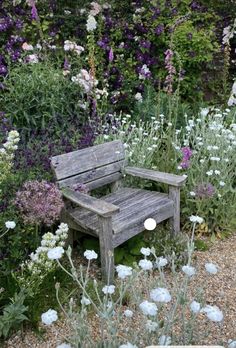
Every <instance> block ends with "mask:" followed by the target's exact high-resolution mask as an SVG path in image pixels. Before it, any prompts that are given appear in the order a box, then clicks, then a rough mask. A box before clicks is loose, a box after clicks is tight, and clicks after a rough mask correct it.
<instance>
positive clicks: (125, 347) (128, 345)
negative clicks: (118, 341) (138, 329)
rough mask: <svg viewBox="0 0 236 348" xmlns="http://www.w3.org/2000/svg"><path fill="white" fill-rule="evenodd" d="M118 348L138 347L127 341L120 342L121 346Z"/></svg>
mask: <svg viewBox="0 0 236 348" xmlns="http://www.w3.org/2000/svg"><path fill="white" fill-rule="evenodd" d="M119 348H138V347H137V346H135V345H133V344H131V343H130V342H127V343H126V344H122V345H121V346H119Z"/></svg>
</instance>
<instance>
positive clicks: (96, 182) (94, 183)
mask: <svg viewBox="0 0 236 348" xmlns="http://www.w3.org/2000/svg"><path fill="white" fill-rule="evenodd" d="M121 178H122V174H121V173H120V172H117V173H114V174H111V175H107V176H104V177H102V178H100V179H97V180H94V181H90V182H88V183H87V184H86V186H87V187H88V189H89V190H90V191H91V190H94V189H96V188H98V187H102V186H105V185H108V184H110V183H112V182H114V181H116V180H120V179H121Z"/></svg>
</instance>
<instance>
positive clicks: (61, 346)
mask: <svg viewBox="0 0 236 348" xmlns="http://www.w3.org/2000/svg"><path fill="white" fill-rule="evenodd" d="M57 348H72V347H71V345H70V344H69V343H62V344H59V346H57Z"/></svg>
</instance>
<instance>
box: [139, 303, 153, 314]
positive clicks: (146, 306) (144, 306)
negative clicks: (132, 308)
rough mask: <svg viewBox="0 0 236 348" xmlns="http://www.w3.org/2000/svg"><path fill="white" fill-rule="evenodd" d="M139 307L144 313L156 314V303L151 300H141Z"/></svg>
mask: <svg viewBox="0 0 236 348" xmlns="http://www.w3.org/2000/svg"><path fill="white" fill-rule="evenodd" d="M139 308H140V309H141V311H142V312H143V314H145V315H150V316H155V315H156V314H157V305H156V304H155V303H153V302H149V301H143V302H142V303H140V305H139Z"/></svg>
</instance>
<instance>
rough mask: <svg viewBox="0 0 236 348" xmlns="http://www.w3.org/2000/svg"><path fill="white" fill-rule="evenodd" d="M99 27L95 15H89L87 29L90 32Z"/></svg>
mask: <svg viewBox="0 0 236 348" xmlns="http://www.w3.org/2000/svg"><path fill="white" fill-rule="evenodd" d="M96 28H97V21H96V19H95V18H94V16H93V15H91V14H90V15H89V16H88V19H87V23H86V29H87V31H88V32H90V31H94V30H95V29H96Z"/></svg>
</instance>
